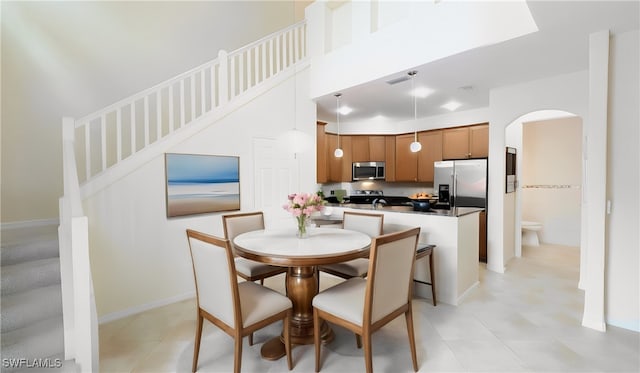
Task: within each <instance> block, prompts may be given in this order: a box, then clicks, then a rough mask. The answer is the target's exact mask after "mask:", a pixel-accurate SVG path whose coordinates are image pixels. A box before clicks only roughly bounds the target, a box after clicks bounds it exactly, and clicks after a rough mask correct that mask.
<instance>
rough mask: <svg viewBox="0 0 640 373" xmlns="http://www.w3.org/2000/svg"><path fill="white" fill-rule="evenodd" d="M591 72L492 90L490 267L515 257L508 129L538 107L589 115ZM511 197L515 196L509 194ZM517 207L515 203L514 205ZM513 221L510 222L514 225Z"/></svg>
mask: <svg viewBox="0 0 640 373" xmlns="http://www.w3.org/2000/svg"><path fill="white" fill-rule="evenodd" d="M587 81H588V76H587V72H577V73H572V74H566V75H561V76H555V77H550V78H546V79H540V80H536V81H532V82H527V83H521V84H518V85H513V86H508V87H502V88H498V89H494V90H492V91H491V95H490V108H491V120H490V125H489V196H488V204H489V207H488V211H487V215H488V223H487V241H488V242H487V246H488V248H487V250H488V254H487V255H488V262H487V266H488V268H489V269H491V270H493V271H496V272H503V271H504V266H505V264H506V260H505V255H506V256H507V257H511V255H512V254H510V252H511V249H507V247H510V245H511V243H509V244H508V245H506V244H505V242H504V233H503V230H504V229H505V226H506V224H507V223H506V221H505V217H504V215H503V214H504V207H505V203H506V202H505V192H504V172H505V165H504V152H505V146H506V145H507V143H506V139H505V136H506V135H505V128H506V126H508V125H509V124H511V123H512V122H514V121H516V120H517V119H518V118H520V117H521V116H523V115H525V114H527V113H531V112H534V111H538V110H565V111H568V112H570V113H574V114H576V115H579V116H583V117H584V116H585V115H586V113H587V110H588V107H587V95H588V88H587ZM509 198H511V197H509ZM513 208H514V209H515V206H514V207H513ZM510 224H511V223H509V225H510Z"/></svg>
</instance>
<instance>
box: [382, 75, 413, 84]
mask: <svg viewBox="0 0 640 373" xmlns="http://www.w3.org/2000/svg"><path fill="white" fill-rule="evenodd" d="M409 79H410V78H409V76H408V75H403V76H401V77H398V78H395V79H391V80H387V81H386V83H387V84H389V85H394V84H398V83H402V82H405V81H407V80H409Z"/></svg>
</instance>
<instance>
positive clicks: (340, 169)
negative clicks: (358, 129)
mask: <svg viewBox="0 0 640 373" xmlns="http://www.w3.org/2000/svg"><path fill="white" fill-rule="evenodd" d="M351 140H352V139H351V136H343V135H341V136H340V147H341V148H342V151H343V153H344V155H343V156H342V157H341V158H336V156H335V155H333V152H334V151H335V150H336V148H337V147H338V135H333V134H329V133H328V134H327V143H328V144H329V145H328V147H327V158H328V159H329V162H328V164H329V173H328V178H327V179H328V180H327V182H343V181H346V182H349V181H351V162H352V159H353V157H352V154H351V152H352V144H351Z"/></svg>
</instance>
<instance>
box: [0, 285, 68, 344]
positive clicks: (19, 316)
mask: <svg viewBox="0 0 640 373" xmlns="http://www.w3.org/2000/svg"><path fill="white" fill-rule="evenodd" d="M61 313H62V293H61V288H60V284H57V285H51V286H45V287H39V288H35V289H32V290H29V291H23V292H19V293H15V294H12V295H7V296H4V297H2V313H0V325H2V333H5V332H9V331H12V330H16V329H20V328H24V327H26V326H29V325H31V324H33V323H35V322H38V321H40V320H43V319H49V318H52V317H55V316H60V315H61Z"/></svg>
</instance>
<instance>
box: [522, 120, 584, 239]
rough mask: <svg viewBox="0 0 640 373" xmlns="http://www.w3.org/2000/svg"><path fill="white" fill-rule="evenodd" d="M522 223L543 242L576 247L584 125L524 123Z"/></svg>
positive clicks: (573, 121) (557, 121)
mask: <svg viewBox="0 0 640 373" xmlns="http://www.w3.org/2000/svg"><path fill="white" fill-rule="evenodd" d="M522 137H523V140H522V141H523V147H522V148H523V149H522V160H523V162H522V215H521V219H522V220H528V221H537V222H540V223H542V225H543V228H542V230H541V231H540V232H538V235H539V236H540V241H541V242H543V243H549V244H556V245H566V246H575V247H579V246H580V224H581V221H580V218H581V206H580V205H581V199H582V120H581V118H579V117H571V118H562V119H554V120H546V121H536V122H527V123H524V125H523V131H522Z"/></svg>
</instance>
